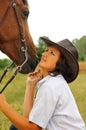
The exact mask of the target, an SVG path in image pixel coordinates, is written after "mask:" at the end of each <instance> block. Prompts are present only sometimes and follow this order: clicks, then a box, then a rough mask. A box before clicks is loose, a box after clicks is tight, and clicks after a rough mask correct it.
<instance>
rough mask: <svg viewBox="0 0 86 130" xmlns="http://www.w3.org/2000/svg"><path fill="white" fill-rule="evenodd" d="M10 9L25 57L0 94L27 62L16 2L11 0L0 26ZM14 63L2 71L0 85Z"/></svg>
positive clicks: (24, 41) (0, 91)
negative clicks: (13, 14)
mask: <svg viewBox="0 0 86 130" xmlns="http://www.w3.org/2000/svg"><path fill="white" fill-rule="evenodd" d="M11 7H12V8H13V9H14V12H15V16H16V20H17V23H18V27H19V33H20V40H21V43H22V47H21V51H22V52H23V53H24V55H25V60H24V61H23V63H22V64H21V65H19V66H17V67H16V69H15V71H14V73H13V75H12V76H11V78H10V79H9V80H8V81H7V83H6V84H5V85H4V87H3V88H2V90H0V93H2V92H3V91H4V90H5V88H6V87H7V86H8V84H9V83H10V82H11V81H12V80H13V79H14V78H15V76H16V75H17V73H18V72H20V71H21V70H22V67H23V65H24V64H25V63H26V62H27V60H28V52H27V46H26V39H25V35H24V33H23V29H22V25H21V22H22V21H21V18H19V17H20V15H19V12H18V10H17V8H16V2H15V0H12V1H11V2H10V4H9V6H8V8H7V10H6V12H5V14H4V16H3V18H2V20H1V21H0V25H1V24H2V23H3V22H4V21H5V19H6V17H7V15H8V13H9V10H10V9H11ZM13 64H14V62H12V64H11V65H9V66H8V67H7V68H6V70H4V72H3V74H2V75H1V77H0V83H1V81H2V79H3V78H4V76H5V75H6V73H7V72H8V71H9V69H10V68H11V67H12V66H13Z"/></svg>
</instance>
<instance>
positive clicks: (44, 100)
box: [29, 86, 57, 129]
mask: <svg viewBox="0 0 86 130" xmlns="http://www.w3.org/2000/svg"><path fill="white" fill-rule="evenodd" d="M56 102H57V99H56V97H55V93H54V92H53V90H52V89H51V88H50V86H41V87H40V88H39V90H38V92H37V95H36V99H35V101H34V104H33V108H32V110H31V112H30V116H29V121H31V122H33V123H35V124H37V125H39V126H40V127H42V128H43V129H45V128H46V126H47V124H48V122H49V120H50V119H51V117H52V115H53V113H54V110H55V107H56Z"/></svg>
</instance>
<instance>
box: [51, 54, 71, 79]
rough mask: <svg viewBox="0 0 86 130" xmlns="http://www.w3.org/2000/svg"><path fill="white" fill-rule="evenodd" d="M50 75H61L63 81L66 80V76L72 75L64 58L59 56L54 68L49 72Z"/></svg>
mask: <svg viewBox="0 0 86 130" xmlns="http://www.w3.org/2000/svg"><path fill="white" fill-rule="evenodd" d="M50 73H53V75H52V74H51V75H52V76H57V75H58V74H62V75H63V77H64V78H65V79H68V76H69V77H70V75H71V74H72V70H71V68H70V66H69V65H68V64H67V62H66V58H65V57H64V56H63V55H62V54H61V57H60V59H59V61H58V62H57V63H56V68H55V69H54V71H51V72H50Z"/></svg>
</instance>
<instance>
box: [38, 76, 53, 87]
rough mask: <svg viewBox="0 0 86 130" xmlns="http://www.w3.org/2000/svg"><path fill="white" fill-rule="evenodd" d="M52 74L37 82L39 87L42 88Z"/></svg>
mask: <svg viewBox="0 0 86 130" xmlns="http://www.w3.org/2000/svg"><path fill="white" fill-rule="evenodd" d="M50 77H51V76H50V75H47V76H46V77H44V78H43V79H41V80H40V81H39V82H38V83H37V87H38V88H40V87H41V86H42V84H43V83H44V82H46V81H47V80H48V79H49V78H50Z"/></svg>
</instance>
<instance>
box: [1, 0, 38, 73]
mask: <svg viewBox="0 0 86 130" xmlns="http://www.w3.org/2000/svg"><path fill="white" fill-rule="evenodd" d="M28 15H29V8H28V3H27V0H3V1H1V2H0V50H1V51H2V52H3V53H5V54H6V55H7V56H8V57H9V58H10V59H11V60H12V61H14V62H15V64H16V65H17V66H18V65H21V64H23V63H24V61H25V59H26V62H25V63H24V64H23V66H22V70H21V71H20V72H21V73H23V74H26V73H28V72H30V71H32V70H33V69H34V68H35V66H36V60H37V54H36V49H35V46H34V43H33V40H32V37H31V35H30V32H29V27H28V23H27V18H28Z"/></svg>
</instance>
